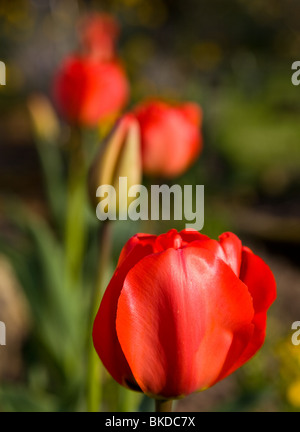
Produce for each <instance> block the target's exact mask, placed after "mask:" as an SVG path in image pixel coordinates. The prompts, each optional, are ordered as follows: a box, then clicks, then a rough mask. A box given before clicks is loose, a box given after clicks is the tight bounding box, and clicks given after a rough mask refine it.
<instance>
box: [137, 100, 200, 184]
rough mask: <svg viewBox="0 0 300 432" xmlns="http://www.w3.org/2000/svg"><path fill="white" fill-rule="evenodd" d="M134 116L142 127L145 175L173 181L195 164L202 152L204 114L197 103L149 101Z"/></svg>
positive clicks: (140, 106)
mask: <svg viewBox="0 0 300 432" xmlns="http://www.w3.org/2000/svg"><path fill="white" fill-rule="evenodd" d="M134 114H135V115H136V117H137V119H138V121H139V123H140V127H141V139H142V157H143V170H144V172H145V174H147V175H150V176H156V177H164V178H173V177H176V176H179V175H181V174H183V173H184V172H185V171H186V170H187V169H188V168H189V167H190V166H191V164H192V163H193V162H195V160H196V159H197V157H198V156H199V154H200V152H201V149H202V136H201V131H200V127H201V122H202V111H201V108H200V107H199V106H198V105H197V104H196V103H185V104H181V105H170V104H167V103H165V102H161V101H149V102H145V103H143V104H141V105H139V106H138V107H136V109H135V110H134Z"/></svg>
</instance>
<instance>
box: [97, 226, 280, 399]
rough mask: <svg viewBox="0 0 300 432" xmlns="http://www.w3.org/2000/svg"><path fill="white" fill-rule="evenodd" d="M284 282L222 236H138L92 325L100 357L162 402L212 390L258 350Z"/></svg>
mask: <svg viewBox="0 0 300 432" xmlns="http://www.w3.org/2000/svg"><path fill="white" fill-rule="evenodd" d="M275 297H276V284H275V280H274V277H273V274H272V272H271V270H270V268H269V267H268V266H267V264H266V263H265V262H264V261H263V260H262V259H261V258H259V257H258V256H257V255H255V254H254V253H252V252H251V251H250V249H248V248H247V247H243V246H242V244H241V241H240V240H239V239H238V237H237V236H236V235H234V234H232V233H224V234H222V235H221V236H220V237H219V241H216V240H211V239H210V238H209V237H207V236H205V235H203V234H200V233H198V232H197V231H195V230H184V231H182V232H180V233H178V232H177V231H176V230H171V231H169V232H168V233H167V234H163V235H160V236H155V235H146V234H138V235H135V236H134V237H132V238H131V239H130V240H129V241H128V242H127V244H126V245H125V247H124V248H123V250H122V252H121V256H120V258H119V262H118V266H117V269H116V271H115V273H114V275H113V277H112V279H111V281H110V283H109V285H108V287H107V289H106V292H105V294H104V297H103V300H102V302H101V305H100V308H99V311H98V314H97V316H96V319H95V322H94V329H93V340H94V346H95V348H96V351H97V353H98V355H99V357H100V359H101V360H102V362H103V364H104V366H105V367H106V368H107V370H108V371H109V373H110V374H111V375H112V376H113V378H114V379H115V380H116V381H117V382H118V383H120V384H121V385H123V386H126V387H129V388H132V389H136V390H141V391H143V392H144V393H145V394H147V395H149V396H152V397H155V398H177V397H180V396H184V395H188V394H190V393H192V392H195V391H199V390H204V389H206V388H208V387H210V386H212V385H214V384H215V383H217V382H218V381H220V380H221V379H223V378H225V377H226V376H227V375H229V374H230V373H232V372H233V371H235V370H236V369H237V368H239V367H240V366H242V365H243V364H244V363H245V362H246V361H247V360H249V359H250V358H251V357H252V356H253V355H254V354H255V353H256V352H257V351H258V349H259V348H261V346H262V344H263V342H264V339H265V332H266V317H267V310H268V308H269V306H270V305H271V304H272V302H273V301H274V300H275Z"/></svg>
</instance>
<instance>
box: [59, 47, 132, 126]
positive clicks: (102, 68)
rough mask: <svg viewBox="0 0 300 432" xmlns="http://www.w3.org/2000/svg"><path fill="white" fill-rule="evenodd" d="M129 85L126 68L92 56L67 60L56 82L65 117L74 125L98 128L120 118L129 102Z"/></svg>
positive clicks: (61, 108)
mask: <svg viewBox="0 0 300 432" xmlns="http://www.w3.org/2000/svg"><path fill="white" fill-rule="evenodd" d="M128 93H129V86H128V81H127V77H126V75H125V72H124V70H123V68H122V66H121V65H120V64H119V63H117V62H115V61H111V62H99V61H97V60H95V59H93V58H90V57H80V56H75V55H74V56H71V57H68V58H67V59H65V61H64V62H63V64H62V65H61V67H60V69H59V70H58V72H57V74H56V77H55V82H54V96H55V99H56V102H57V105H58V108H59V109H60V111H61V113H62V115H64V117H65V118H66V119H67V120H68V121H69V122H70V123H73V124H79V125H83V126H95V125H97V123H98V122H100V121H105V120H106V119H109V118H110V117H111V116H116V115H117V114H118V113H119V111H121V110H122V108H123V107H124V105H125V104H126V103H127V99H128Z"/></svg>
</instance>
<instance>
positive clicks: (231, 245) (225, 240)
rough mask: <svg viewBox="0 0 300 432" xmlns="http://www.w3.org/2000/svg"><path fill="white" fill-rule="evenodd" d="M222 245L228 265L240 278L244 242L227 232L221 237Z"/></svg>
mask: <svg viewBox="0 0 300 432" xmlns="http://www.w3.org/2000/svg"><path fill="white" fill-rule="evenodd" d="M219 241H220V245H221V247H222V249H223V251H224V255H225V260H226V263H227V264H228V265H229V266H230V267H231V268H232V270H233V271H234V273H235V274H236V275H237V276H238V277H239V274H240V268H241V261H242V242H241V240H240V239H239V238H238V237H237V236H236V235H235V234H233V233H231V232H226V233H223V234H222V235H220V237H219Z"/></svg>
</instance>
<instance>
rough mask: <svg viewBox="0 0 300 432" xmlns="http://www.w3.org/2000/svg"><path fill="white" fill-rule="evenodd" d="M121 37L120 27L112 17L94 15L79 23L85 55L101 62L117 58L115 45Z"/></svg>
mask: <svg viewBox="0 0 300 432" xmlns="http://www.w3.org/2000/svg"><path fill="white" fill-rule="evenodd" d="M118 36H119V25H118V23H117V21H116V19H115V17H113V16H112V15H109V14H104V13H93V14H89V15H86V16H84V17H83V19H82V20H81V21H80V23H79V38H80V42H81V46H82V50H83V53H84V54H85V55H88V56H92V57H94V58H95V59H97V60H100V61H109V60H112V59H113V58H114V57H115V45H116V41H117V38H118Z"/></svg>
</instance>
